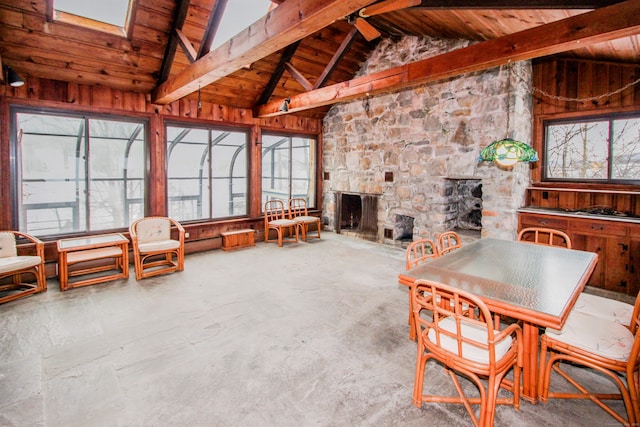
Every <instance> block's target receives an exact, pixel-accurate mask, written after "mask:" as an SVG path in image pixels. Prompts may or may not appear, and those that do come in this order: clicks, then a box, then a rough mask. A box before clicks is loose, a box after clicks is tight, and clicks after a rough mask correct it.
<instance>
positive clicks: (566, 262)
mask: <svg viewBox="0 0 640 427" xmlns="http://www.w3.org/2000/svg"><path fill="white" fill-rule="evenodd" d="M597 261H598V255H597V254H595V253H592V252H586V251H580V250H571V249H565V248H560V247H552V246H544V245H536V244H531V243H523V242H515V241H508V240H500V239H491V238H483V239H479V240H477V241H475V242H473V243H471V244H467V245H465V246H463V247H462V248H460V249H458V250H456V251H453V252H450V253H448V254H446V255H443V256H441V257H439V258H437V259H434V260H433V261H431V262H427V263H424V264H421V265H419V266H417V267H414V268H412V269H411V270H409V271H406V272H403V273H401V274H400V275H399V278H398V280H399V283H400V284H402V285H406V286H409V287H411V286H412V284H413V283H414V282H415V281H416V280H418V279H427V280H431V281H436V282H439V283H444V284H446V285H450V286H454V287H456V288H459V289H463V290H465V291H468V292H471V293H473V294H475V295H477V296H479V297H480V298H481V299H482V300H483V301H484V302H485V304H486V305H487V306H488V307H489V309H490V310H491V311H492V312H494V313H497V314H500V315H501V316H506V317H508V318H512V319H517V320H521V321H522V325H523V341H524V343H523V347H524V366H523V380H522V396H523V398H525V399H526V400H528V401H530V402H532V403H535V402H536V401H537V387H536V384H537V376H538V357H539V354H538V353H539V346H538V338H539V331H538V328H539V327H550V328H554V329H560V328H561V327H562V326H563V325H564V322H565V320H566V318H567V316H568V315H569V312H570V311H571V308H572V307H573V305H574V304H575V301H576V299H577V298H578V295H579V294H580V293H581V292H582V290H583V289H584V287H585V285H586V283H587V281H588V280H589V277H590V276H591V273H592V272H593V270H594V268H595V266H596V263H597ZM412 323H413V322H410V324H411V328H413V330H412V332H413V336H415V325H413V324H412Z"/></svg>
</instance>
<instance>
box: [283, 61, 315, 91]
mask: <svg viewBox="0 0 640 427" xmlns="http://www.w3.org/2000/svg"><path fill="white" fill-rule="evenodd" d="M284 68H285V69H286V70H287V71H288V72H289V74H291V76H292V77H293V78H294V79H295V81H297V82H298V83H300V86H302V87H303V88H304V90H311V89H313V85H312V84H311V82H310V81H309V80H307V78H306V77H305V76H303V75H302V73H301V72H300V71H298V70H296V67H294V66H293V65H291V63H290V62H285V63H284Z"/></svg>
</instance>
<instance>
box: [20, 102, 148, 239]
mask: <svg viewBox="0 0 640 427" xmlns="http://www.w3.org/2000/svg"><path fill="white" fill-rule="evenodd" d="M14 127H15V130H14V132H13V135H14V137H15V144H14V146H13V148H14V150H15V154H16V158H17V171H18V172H17V180H16V182H17V187H16V188H15V189H14V192H15V194H16V199H17V201H18V203H17V207H18V229H19V230H20V231H24V232H27V233H31V234H35V235H39V236H46V235H55V234H64V233H83V232H93V231H100V230H110V229H119V228H126V227H128V226H129V224H130V223H131V221H132V220H133V219H135V218H139V217H142V216H143V214H144V145H145V135H146V131H145V127H146V122H144V121H123V120H116V119H111V118H109V119H105V118H100V117H87V116H74V115H66V114H45V113H33V112H29V111H20V110H18V111H16V112H15V124H14Z"/></svg>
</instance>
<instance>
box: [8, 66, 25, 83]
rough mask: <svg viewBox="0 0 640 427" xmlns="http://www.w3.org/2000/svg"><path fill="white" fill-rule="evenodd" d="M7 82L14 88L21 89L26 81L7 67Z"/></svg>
mask: <svg viewBox="0 0 640 427" xmlns="http://www.w3.org/2000/svg"><path fill="white" fill-rule="evenodd" d="M7 81H8V82H9V85H10V86H12V87H20V86H22V85H23V84H24V79H23V78H22V77H20V74H18V73H16V72H15V71H14V70H13V68H11V67H7Z"/></svg>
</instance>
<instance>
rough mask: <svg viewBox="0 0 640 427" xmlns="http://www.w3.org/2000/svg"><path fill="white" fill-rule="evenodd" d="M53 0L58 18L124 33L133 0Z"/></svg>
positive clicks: (100, 29)
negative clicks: (102, 0) (100, 0)
mask: <svg viewBox="0 0 640 427" xmlns="http://www.w3.org/2000/svg"><path fill="white" fill-rule="evenodd" d="M51 1H52V2H53V9H54V10H55V12H54V18H55V19H56V20H59V21H64V22H67V23H70V24H75V25H81V26H84V27H88V28H93V29H95V30H99V31H106V32H109V33H116V34H120V35H124V34H125V31H126V26H127V19H128V15H129V11H130V2H131V1H133V0H109V1H104V2H94V1H86V0H51ZM101 24H103V25H101ZM104 24H106V25H104Z"/></svg>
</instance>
